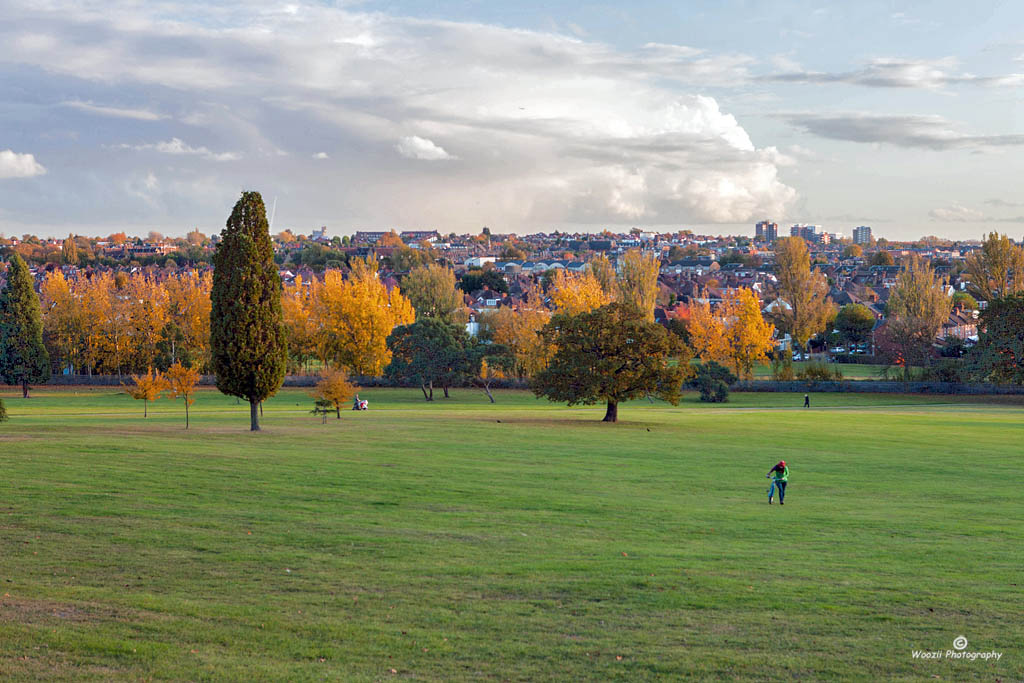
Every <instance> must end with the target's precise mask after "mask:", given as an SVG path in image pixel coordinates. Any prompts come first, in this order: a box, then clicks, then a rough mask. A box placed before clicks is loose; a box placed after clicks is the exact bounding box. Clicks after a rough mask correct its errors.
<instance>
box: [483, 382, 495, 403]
mask: <svg viewBox="0 0 1024 683" xmlns="http://www.w3.org/2000/svg"><path fill="white" fill-rule="evenodd" d="M484 393H485V394H487V398H489V399H491V403H494V396H492V395H491V385H490V384H484Z"/></svg>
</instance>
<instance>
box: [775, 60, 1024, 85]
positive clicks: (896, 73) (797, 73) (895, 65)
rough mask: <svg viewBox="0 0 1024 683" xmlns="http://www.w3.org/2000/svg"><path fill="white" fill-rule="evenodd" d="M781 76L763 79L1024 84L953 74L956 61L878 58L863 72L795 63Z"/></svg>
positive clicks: (1009, 78) (1018, 78)
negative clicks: (809, 68)
mask: <svg viewBox="0 0 1024 683" xmlns="http://www.w3.org/2000/svg"><path fill="white" fill-rule="evenodd" d="M787 66H789V67H790V68H789V69H787V70H786V71H784V72H782V73H776V74H770V75H767V76H763V77H762V80H766V81H775V82H780V83H811V84H828V83H845V84H847V85H861V86H867V87H872V88H922V89H927V90H937V89H940V88H944V87H947V86H955V85H976V86H981V87H990V88H997V87H1000V88H1012V87H1019V86H1021V85H1022V84H1024V74H1019V73H1011V74H1003V75H999V76H977V75H975V74H970V73H961V72H956V71H954V70H955V68H956V66H957V60H956V59H954V58H952V57H946V58H943V59H891V58H878V59H873V60H871V61H869V62H868V63H867V64H865V65H864V66H863V67H862V68H860V69H855V70H853V71H844V72H823V71H807V70H804V69H801V68H799V67H798V65H796V64H787Z"/></svg>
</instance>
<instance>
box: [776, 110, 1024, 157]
mask: <svg viewBox="0 0 1024 683" xmlns="http://www.w3.org/2000/svg"><path fill="white" fill-rule="evenodd" d="M780 116H781V118H783V119H784V120H786V121H787V122H788V123H789V124H790V125H791V126H794V127H795V128H798V129H800V130H803V131H805V132H807V133H811V134H813V135H817V136H819V137H823V138H829V139H832V140H845V141H848V142H869V143H886V144H890V145H896V146H897V147H919V148H925V149H933V150H939V151H942V150H950V149H981V148H986V147H1007V146H1017V145H1024V135H1019V134H1011V135H975V134H970V133H964V132H962V131H960V130H959V129H958V127H957V125H956V124H955V123H954V122H952V121H950V120H948V119H946V118H943V117H941V116H934V115H925V116H914V115H885V114H866V113H859V112H852V113H836V114H813V113H790V114H781V115H780Z"/></svg>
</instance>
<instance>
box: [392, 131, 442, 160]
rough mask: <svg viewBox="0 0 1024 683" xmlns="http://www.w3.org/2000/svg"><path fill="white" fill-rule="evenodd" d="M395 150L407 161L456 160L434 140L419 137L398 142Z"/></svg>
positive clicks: (411, 137) (413, 136)
mask: <svg viewBox="0 0 1024 683" xmlns="http://www.w3.org/2000/svg"><path fill="white" fill-rule="evenodd" d="M395 149H396V150H398V153H399V154H401V155H402V156H403V157H405V158H406V159H422V160H424V161H442V160H445V159H454V158H455V157H453V156H452V155H451V154H449V153H448V152H446V151H444V148H442V147H438V146H437V145H436V144H434V142H433V141H432V140H427V139H426V138H421V137H420V136H418V135H408V136H406V137H404V138H402V139H401V140H399V141H398V144H396V145H395Z"/></svg>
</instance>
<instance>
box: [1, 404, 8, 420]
mask: <svg viewBox="0 0 1024 683" xmlns="http://www.w3.org/2000/svg"><path fill="white" fill-rule="evenodd" d="M6 419H7V408H5V407H4V402H3V399H0V422H3V421H4V420H6Z"/></svg>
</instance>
